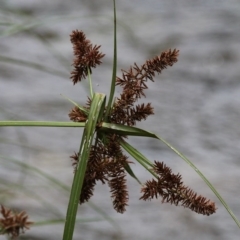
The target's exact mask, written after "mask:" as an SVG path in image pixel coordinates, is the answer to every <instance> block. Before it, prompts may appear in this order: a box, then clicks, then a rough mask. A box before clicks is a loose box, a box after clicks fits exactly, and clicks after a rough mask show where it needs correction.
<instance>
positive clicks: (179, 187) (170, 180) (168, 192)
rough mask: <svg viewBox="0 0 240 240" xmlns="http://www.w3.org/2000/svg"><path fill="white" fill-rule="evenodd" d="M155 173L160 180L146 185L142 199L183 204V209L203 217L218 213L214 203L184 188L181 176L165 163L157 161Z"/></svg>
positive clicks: (148, 182)
mask: <svg viewBox="0 0 240 240" xmlns="http://www.w3.org/2000/svg"><path fill="white" fill-rule="evenodd" d="M153 171H154V172H155V173H156V174H157V175H158V178H157V180H155V179H153V180H151V181H147V182H146V183H145V186H144V187H143V188H142V192H143V195H142V197H141V198H140V199H143V200H151V199H153V198H154V197H155V198H157V197H158V196H161V197H162V202H169V203H171V204H175V205H178V204H181V205H182V206H183V207H186V208H189V209H191V210H192V211H194V212H196V213H200V214H203V215H211V214H213V213H214V212H215V211H216V207H215V203H214V202H211V201H210V200H208V199H206V198H205V197H202V196H201V195H197V193H195V192H194V191H192V190H191V189H190V188H188V187H186V186H184V185H183V182H182V177H181V175H180V174H177V175H176V174H173V173H172V170H171V169H170V168H169V167H167V166H166V165H165V164H164V163H163V162H157V161H155V164H154V168H153Z"/></svg>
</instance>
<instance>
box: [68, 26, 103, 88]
mask: <svg viewBox="0 0 240 240" xmlns="http://www.w3.org/2000/svg"><path fill="white" fill-rule="evenodd" d="M70 39H71V42H72V44H73V52H74V56H75V58H74V62H73V66H74V70H73V71H72V73H71V77H70V78H71V79H72V81H73V84H76V83H77V82H80V81H81V80H82V79H84V78H86V77H87V75H88V69H89V71H90V73H91V72H92V68H95V67H96V66H97V65H100V64H101V63H102V62H101V61H100V59H101V58H103V57H104V55H105V54H102V53H101V52H100V51H99V48H100V47H101V46H97V45H95V46H93V45H92V44H91V42H90V40H88V39H86V36H85V34H84V33H83V32H82V31H78V30H75V31H72V34H71V35H70Z"/></svg>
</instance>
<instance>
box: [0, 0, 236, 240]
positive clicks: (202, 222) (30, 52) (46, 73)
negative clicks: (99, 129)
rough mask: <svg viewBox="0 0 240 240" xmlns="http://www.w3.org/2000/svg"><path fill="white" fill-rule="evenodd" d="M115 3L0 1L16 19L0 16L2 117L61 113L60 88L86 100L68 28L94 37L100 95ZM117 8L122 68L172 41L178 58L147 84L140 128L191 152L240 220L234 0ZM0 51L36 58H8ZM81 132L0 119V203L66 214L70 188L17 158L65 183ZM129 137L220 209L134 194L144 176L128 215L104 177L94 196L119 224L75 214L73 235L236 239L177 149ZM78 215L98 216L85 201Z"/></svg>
mask: <svg viewBox="0 0 240 240" xmlns="http://www.w3.org/2000/svg"><path fill="white" fill-rule="evenodd" d="M112 5H113V4H112V1H110V0H94V1H89V0H82V1H77V0H74V1H73V0H71V1H63V0H55V1H42V0H41V1H40V0H35V1H27V0H18V1H16V0H8V1H7V0H6V1H3V0H2V1H1V8H0V14H1V15H0V19H1V22H2V23H12V24H13V25H8V24H2V25H1V26H0V31H1V38H0V55H1V61H0V103H1V104H0V119H1V120H35V121H37V120H44V121H68V120H69V119H68V113H69V111H70V109H71V108H72V107H73V106H72V104H71V103H70V102H69V101H68V100H66V99H65V98H64V97H62V96H61V95H60V94H63V95H64V96H67V97H69V98H71V99H72V100H74V101H76V102H78V103H79V104H85V101H86V97H87V96H88V95H89V92H88V86H87V82H86V81H85V82H82V83H80V84H77V85H75V86H73V84H72V83H71V81H70V80H69V76H70V71H71V63H72V59H73V54H72V46H71V43H70V41H69V35H70V33H71V31H72V30H75V29H79V30H83V31H84V32H85V33H86V35H87V38H89V39H91V41H92V42H93V44H97V45H101V46H102V47H101V50H102V52H103V53H105V54H106V56H105V58H104V59H103V64H102V65H101V66H100V67H98V68H97V69H96V70H94V72H93V76H92V79H93V86H94V89H95V91H96V92H103V93H105V94H108V91H109V87H110V81H111V71H112V55H113V11H112ZM117 17H118V76H120V75H121V69H125V70H127V69H128V68H129V66H130V65H133V63H134V62H136V63H138V64H139V65H141V64H143V63H144V62H145V60H146V59H149V58H151V57H154V56H156V55H158V54H159V53H161V52H162V51H164V50H167V49H169V48H172V49H174V48H177V49H179V50H180V56H179V61H178V62H177V63H176V64H175V65H174V66H173V67H171V68H168V69H165V70H164V71H163V72H162V74H161V75H159V76H157V77H156V78H155V82H154V83H152V82H149V84H148V87H149V89H148V90H147V91H146V99H141V101H142V102H152V105H153V106H154V109H155V115H154V116H151V117H149V119H147V120H146V121H144V122H142V123H141V124H139V125H138V126H140V127H143V128H144V129H147V130H149V131H152V132H155V133H157V134H159V135H160V136H161V137H163V138H164V139H166V140H167V141H169V142H170V143H171V144H172V145H173V146H175V147H176V148H177V149H179V150H180V151H181V152H182V153H184V154H185V155H186V156H187V157H188V158H189V159H191V160H192V162H193V163H194V164H195V165H196V166H197V167H198V168H199V169H200V170H201V171H202V172H203V174H204V175H205V176H206V177H207V178H208V179H209V181H210V182H211V183H212V184H213V185H214V186H215V187H216V189H217V190H218V191H219V193H220V194H221V195H222V197H223V198H224V199H225V200H226V202H227V203H228V204H229V206H230V208H231V209H232V211H233V212H234V213H235V214H236V216H237V217H238V218H240V201H239V199H240V189H239V182H240V180H239V179H240V2H239V1H236V0H235V1H234V0H231V1H219V0H218V1H216V0H210V1H200V0H191V1H190V0H178V1H175V0H168V1H166V0H162V1H161V0H158V1H155V0H149V1H142V0H132V1H126V0H120V1H117ZM22 27H24V30H23V29H22ZM3 56H4V57H5V58H4V59H5V60H4V59H3ZM6 57H8V58H13V59H18V60H22V61H26V62H28V64H35V63H37V64H38V65H34V66H35V68H33V66H32V65H31V66H27V65H26V62H25V64H24V63H23V62H17V63H13V61H11V62H7V61H6ZM42 67H44V68H43V69H42ZM120 92H121V89H120V88H117V91H116V93H117V94H119V93H120ZM81 133H82V132H81V130H78V129H75V128H73V129H70V128H33V127H31V128H30V127H29V128H26V127H25V128H24V127H21V128H16V127H6V128H0V139H1V142H0V155H1V160H0V161H1V162H0V164H1V169H0V180H1V188H0V189H1V194H0V201H1V203H3V204H5V205H7V206H13V207H15V208H17V209H20V210H22V209H24V210H26V211H27V212H28V213H29V215H30V218H31V220H33V221H36V222H38V221H44V220H46V219H57V218H65V214H66V209H67V204H68V197H69V193H67V192H64V191H63V190H61V188H60V187H56V186H55V185H54V184H53V183H50V182H49V181H48V180H46V178H44V177H42V176H40V175H39V174H37V173H36V172H34V171H33V170H31V169H26V168H24V167H19V165H17V164H15V163H14V162H13V159H14V160H18V161H20V162H23V163H27V164H30V165H31V166H34V167H36V168H39V169H41V170H43V171H44V172H45V173H48V174H50V175H51V176H54V177H56V178H57V179H58V180H59V181H61V182H63V183H64V184H65V185H67V186H68V187H70V186H71V183H72V178H73V170H72V166H71V161H70V159H69V156H70V155H72V154H73V153H74V151H78V148H79V144H80V139H81ZM129 142H130V143H132V144H133V145H134V146H135V147H136V148H138V149H140V150H141V152H142V153H143V154H144V155H145V156H147V157H148V158H149V159H150V160H152V161H154V160H159V161H164V162H165V163H166V164H167V165H168V166H170V167H171V168H172V169H173V171H174V172H175V173H178V172H179V173H181V175H182V177H183V181H184V183H185V184H186V185H188V186H189V187H191V188H192V189H193V190H194V191H196V192H197V193H199V194H201V195H203V196H206V197H207V198H210V199H211V200H213V201H215V202H216V205H217V208H218V209H217V212H216V213H215V214H213V215H212V216H201V215H198V214H196V213H194V212H191V211H190V210H189V209H184V208H182V207H180V206H178V207H176V206H172V205H170V204H167V203H165V204H162V203H161V199H157V200H152V201H151V202H144V201H140V200H139V198H140V196H141V193H140V190H141V186H139V184H138V183H137V182H136V181H135V180H134V179H132V178H130V177H129V178H128V188H129V197H130V199H129V206H128V207H127V211H126V212H125V213H124V214H118V213H116V212H115V211H114V210H113V209H112V202H111V199H110V193H109V191H108V186H106V185H102V184H101V183H99V184H98V185H97V186H96V189H95V190H96V191H95V194H94V196H93V197H92V199H91V201H92V203H94V204H95V205H96V206H98V207H99V208H100V209H101V210H102V211H104V212H105V213H107V214H108V216H109V217H111V218H112V219H113V220H114V224H115V225H114V224H112V223H111V222H109V221H107V220H106V219H105V220H101V219H100V220H101V221H93V222H86V223H83V224H81V223H77V224H76V231H75V235H74V239H104V240H105V239H138V240H146V239H156V240H157V239H159V240H160V239H161V240H162V239H173V240H175V239H178V240H183V239H194V240H200V239H201V240H202V239H206V240H210V239H211V240H217V239H223V240H225V239H227V240H235V239H239V235H240V231H239V228H238V227H237V225H236V224H235V222H234V221H233V220H232V218H231V217H230V215H229V214H228V213H227V211H226V210H225V208H224V207H223V206H222V205H221V203H220V202H219V200H218V199H217V197H216V196H215V195H214V194H213V193H212V192H211V190H210V189H209V188H208V187H207V185H206V184H205V183H204V182H203V180H202V179H201V178H200V177H199V176H198V175H197V173H196V172H195V171H194V170H193V169H192V168H190V167H189V166H188V165H187V164H186V163H185V162H184V161H183V160H182V159H180V158H179V157H178V156H176V155H175V154H174V153H173V152H172V151H171V150H170V149H168V148H167V147H166V146H165V145H164V144H163V143H161V142H159V141H156V140H152V139H139V138H133V137H132V138H129ZM6 157H8V158H6ZM133 170H134V171H135V172H136V175H137V176H138V177H139V179H140V180H141V181H142V182H144V181H145V180H147V179H151V178H152V177H151V176H150V175H149V173H148V172H147V171H146V170H144V169H142V168H141V166H139V165H138V164H137V163H135V164H133ZM20 186H23V187H22V188H21V187H20ZM78 218H85V219H90V218H91V219H92V218H94V219H95V218H97V220H99V218H102V217H101V214H100V213H98V212H96V211H95V210H94V208H93V207H92V206H91V205H88V204H85V205H83V206H81V208H79V215H78ZM116 225H117V226H116ZM63 226H64V225H63V224H54V225H47V226H45V225H44V226H35V227H34V226H33V227H32V228H31V229H30V230H29V231H27V232H26V233H25V234H24V236H25V237H26V239H54V240H55V239H61V237H62V232H63ZM0 239H4V238H3V237H2V238H1V237H0Z"/></svg>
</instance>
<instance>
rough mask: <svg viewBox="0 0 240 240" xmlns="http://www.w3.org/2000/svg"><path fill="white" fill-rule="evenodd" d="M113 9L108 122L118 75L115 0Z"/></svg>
mask: <svg viewBox="0 0 240 240" xmlns="http://www.w3.org/2000/svg"><path fill="white" fill-rule="evenodd" d="M113 11H114V52H113V70H112V82H111V90H110V94H109V99H108V104H107V110H106V114H105V118H104V121H105V122H107V121H108V119H107V117H108V115H109V112H110V109H111V106H112V101H113V97H114V93H115V86H116V84H115V83H116V76H117V15H116V3H115V0H113Z"/></svg>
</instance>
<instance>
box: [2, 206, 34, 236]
mask: <svg viewBox="0 0 240 240" xmlns="http://www.w3.org/2000/svg"><path fill="white" fill-rule="evenodd" d="M1 214H2V216H3V218H0V228H1V234H8V235H10V237H11V238H12V239H15V238H16V237H18V236H19V234H20V231H22V233H24V230H25V229H29V226H30V225H31V224H33V222H30V221H28V215H27V214H26V212H24V211H22V212H20V213H15V212H13V211H12V210H10V209H7V208H5V207H4V206H2V205H1Z"/></svg>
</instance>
